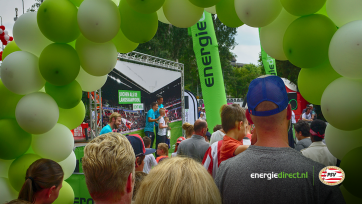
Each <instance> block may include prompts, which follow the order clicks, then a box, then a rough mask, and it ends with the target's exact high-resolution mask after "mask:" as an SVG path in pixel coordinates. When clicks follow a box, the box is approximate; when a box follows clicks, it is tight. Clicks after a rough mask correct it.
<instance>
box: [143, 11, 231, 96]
mask: <svg viewBox="0 0 362 204" xmlns="http://www.w3.org/2000/svg"><path fill="white" fill-rule="evenodd" d="M212 18H213V22H214V28H215V34H216V38H217V40H218V45H219V55H220V62H221V67H222V71H223V74H224V81H225V83H228V81H229V78H230V77H231V76H232V66H231V63H230V61H231V60H232V59H233V58H234V57H235V56H234V54H233V53H231V52H230V50H232V49H233V48H234V47H235V45H236V42H235V35H236V28H229V27H227V26H225V25H224V24H222V23H221V21H220V20H219V19H218V18H217V16H216V15H212ZM136 51H138V52H142V53H146V54H150V55H154V56H157V57H161V58H165V59H168V60H172V61H178V62H180V63H183V64H184V76H185V89H187V90H190V91H191V92H193V93H197V88H199V90H201V88H200V78H199V73H198V69H197V63H196V57H195V53H194V51H193V45H192V37H191V36H189V35H188V31H187V29H186V28H177V27H175V26H172V25H168V24H164V23H161V22H159V24H158V30H157V33H156V35H155V36H154V38H153V39H152V40H150V41H149V42H146V43H143V44H140V45H139V46H138V48H137V49H136ZM226 87H227V86H226Z"/></svg>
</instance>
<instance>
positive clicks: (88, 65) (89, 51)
mask: <svg viewBox="0 0 362 204" xmlns="http://www.w3.org/2000/svg"><path fill="white" fill-rule="evenodd" d="M75 49H76V51H77V53H78V56H79V60H80V65H81V66H82V67H83V69H84V71H86V72H87V73H88V74H91V75H93V76H104V75H106V74H108V73H109V72H111V71H112V69H113V68H114V67H115V66H116V63H117V56H118V52H117V48H116V46H115V45H114V44H113V43H112V41H109V42H106V43H95V42H92V41H90V40H88V39H86V38H85V37H84V36H83V35H81V36H79V38H78V39H77V42H76V43H75Z"/></svg>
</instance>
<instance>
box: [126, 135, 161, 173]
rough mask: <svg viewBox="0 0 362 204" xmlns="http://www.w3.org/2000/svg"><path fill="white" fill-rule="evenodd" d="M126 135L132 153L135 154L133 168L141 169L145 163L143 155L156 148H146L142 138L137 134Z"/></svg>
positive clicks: (152, 151) (150, 152)
mask: <svg viewBox="0 0 362 204" xmlns="http://www.w3.org/2000/svg"><path fill="white" fill-rule="evenodd" d="M126 137H127V139H128V141H129V142H130V143H131V145H132V148H133V151H134V154H135V156H136V163H135V170H136V171H143V167H144V165H145V163H144V159H145V156H146V155H148V154H152V153H154V152H156V150H155V149H152V148H146V147H145V144H144V143H143V139H142V138H141V136H139V135H136V134H135V135H127V136H126Z"/></svg>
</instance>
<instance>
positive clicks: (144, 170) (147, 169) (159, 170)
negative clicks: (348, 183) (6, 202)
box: [19, 76, 345, 204]
mask: <svg viewBox="0 0 362 204" xmlns="http://www.w3.org/2000/svg"><path fill="white" fill-rule="evenodd" d="M247 103H248V109H247V110H245V109H243V108H242V107H240V106H239V105H237V104H232V105H224V106H222V107H221V110H220V117H221V126H217V127H214V128H215V129H214V133H213V135H212V136H211V138H210V139H209V138H208V137H207V136H206V135H207V132H208V124H207V122H206V121H205V120H202V119H198V120H197V121H196V122H195V123H194V124H186V123H185V124H184V125H183V128H184V129H185V130H186V131H185V132H186V135H185V137H180V138H178V139H177V144H176V148H175V154H172V156H171V158H169V157H168V155H167V152H168V148H167V145H166V143H164V142H160V143H158V144H157V146H156V147H157V150H155V149H151V148H150V146H151V144H152V143H153V139H154V138H152V136H154V135H152V134H151V132H149V133H148V134H146V136H145V137H143V138H141V137H140V136H138V135H126V136H124V135H122V134H119V133H116V132H108V133H106V134H102V135H100V136H98V137H96V138H95V139H93V140H92V141H90V142H89V143H88V144H87V146H86V147H85V149H84V157H83V159H82V164H83V171H84V176H85V180H86V184H87V187H88V191H89V193H90V195H91V197H92V198H93V200H94V202H95V203H96V204H102V203H109V204H113V203H127V204H128V203H136V204H144V203H158V204H166V203H180V204H181V203H182V204H184V203H185V204H186V203H201V204H203V203H205V204H206V203H215V204H216V203H217V204H219V203H231V204H234V203H288V204H289V203H303V204H304V203H328V204H330V203H332V204H333V203H335V204H343V203H345V201H344V198H343V195H342V193H341V191H340V189H339V187H338V186H328V185H325V184H324V183H322V182H320V181H318V180H317V178H318V177H319V172H320V170H322V169H323V168H324V167H325V166H328V165H332V166H334V165H338V161H337V159H336V158H334V157H333V155H331V154H330V152H329V151H328V149H327V147H326V145H325V144H324V143H323V139H324V136H325V129H326V123H325V122H324V121H321V120H313V121H312V122H311V124H310V125H309V123H308V122H306V121H304V120H300V121H298V123H296V125H295V132H296V134H297V138H298V140H297V145H296V147H295V148H291V147H290V145H289V141H288V130H289V129H290V127H291V122H290V121H291V119H292V110H291V107H290V105H288V96H287V93H286V90H285V86H284V82H283V81H282V80H281V79H280V78H279V77H277V76H263V77H260V78H257V79H255V80H253V81H252V82H251V83H250V86H249V91H248V94H247ZM152 110H153V111H157V110H158V104H157V103H156V102H155V103H154V104H153V109H152ZM160 110H161V111H160ZM158 111H159V112H160V116H158V117H157V118H155V116H154V115H152V116H151V117H149V118H150V119H151V121H153V122H155V121H159V119H160V118H161V117H162V115H163V113H162V108H160V109H159V110H158ZM115 121H117V118H116V119H115ZM149 123H151V122H149ZM111 125H112V124H111ZM146 126H147V125H146ZM159 128H160V129H162V128H164V127H163V126H162V125H159ZM215 130H216V131H215ZM308 132H309V134H308ZM152 133H153V132H152ZM153 134H154V133H153ZM309 140H310V141H309ZM209 141H212V142H209ZM153 153H156V154H158V156H157V158H155V157H154V155H153ZM46 162H48V163H49V162H50V163H51V160H46ZM36 163H37V162H35V163H34V164H32V165H31V166H30V167H29V169H28V172H27V175H26V180H25V183H24V186H23V189H22V190H21V192H20V195H22V196H20V195H19V199H23V200H28V201H30V202H32V203H34V200H35V201H37V200H38V199H39V200H41V199H48V200H47V201H51V199H54V196H53V195H57V194H56V192H59V190H58V189H59V188H61V185H59V183H60V182H59V181H60V180H61V179H59V178H60V177H62V174H61V173H60V170H57V171H56V170H54V171H53V170H52V171H50V170H47V169H41V168H40V166H41V165H42V164H43V163H41V162H40V163H37V164H36ZM35 166H38V167H39V168H35ZM47 168H54V169H59V167H58V166H57V165H53V166H49V167H48V166H47ZM40 171H41V173H40ZM53 172H56V174H55V173H54V174H55V175H49V174H53ZM281 173H283V175H285V174H287V176H279V175H280V174H281ZM291 175H292V176H291ZM300 175H303V176H300ZM53 176H54V177H53ZM50 178H51V179H50ZM42 182H43V183H42ZM37 186H39V187H40V188H37ZM24 189H25V190H24ZM26 189H33V190H31V191H29V190H26ZM23 191H25V193H24V192H23ZM31 193H32V194H31ZM29 194H31V195H29ZM35 203H46V202H35ZM48 203H51V202H48Z"/></svg>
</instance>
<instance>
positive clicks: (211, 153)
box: [202, 140, 223, 179]
mask: <svg viewBox="0 0 362 204" xmlns="http://www.w3.org/2000/svg"><path fill="white" fill-rule="evenodd" d="M222 143H223V140H220V141H218V142H215V143H213V144H212V145H211V146H210V147H209V149H207V151H206V153H205V156H204V159H203V160H202V165H203V166H204V167H205V168H206V170H207V171H208V172H209V173H210V174H211V176H212V178H214V179H215V177H216V173H217V170H218V169H219V166H220V163H221V161H220V149H221V145H222Z"/></svg>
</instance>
